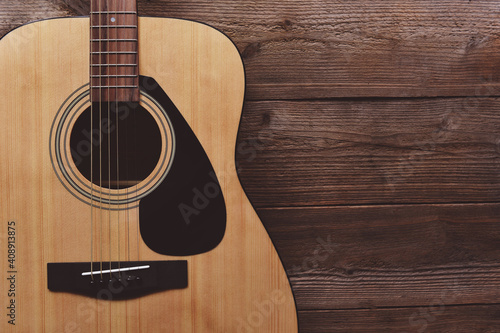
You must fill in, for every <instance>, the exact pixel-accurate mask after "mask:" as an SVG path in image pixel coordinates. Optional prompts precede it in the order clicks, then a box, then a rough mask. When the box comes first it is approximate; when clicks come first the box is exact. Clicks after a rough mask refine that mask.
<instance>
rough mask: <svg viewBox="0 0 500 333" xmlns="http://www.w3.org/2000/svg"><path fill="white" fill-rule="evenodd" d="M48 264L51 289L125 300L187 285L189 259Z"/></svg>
mask: <svg viewBox="0 0 500 333" xmlns="http://www.w3.org/2000/svg"><path fill="white" fill-rule="evenodd" d="M90 267H91V265H90V262H88V263H85V262H76V263H48V264H47V284H48V288H49V290H50V291H53V292H67V293H72V294H78V295H84V296H88V297H92V298H97V299H102V300H109V301H111V300H124V299H133V298H138V297H142V296H145V295H149V294H153V293H157V292H161V291H166V290H172V289H183V288H186V287H187V286H188V273H187V261H186V260H175V261H125V262H120V263H118V262H112V263H111V266H110V263H109V262H103V263H102V267H101V263H100V262H94V263H93V265H92V269H91V268H90Z"/></svg>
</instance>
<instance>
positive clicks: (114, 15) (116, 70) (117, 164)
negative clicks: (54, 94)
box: [113, 2, 122, 279]
mask: <svg viewBox="0 0 500 333" xmlns="http://www.w3.org/2000/svg"><path fill="white" fill-rule="evenodd" d="M120 4H121V2H118V3H117V4H115V6H116V7H115V13H114V14H113V17H114V18H115V24H116V25H117V27H116V28H115V36H114V37H115V39H116V40H117V41H118V40H119V37H118V24H119V22H120V20H118V15H119V14H118V11H119V7H120ZM118 45H121V43H120V42H116V43H115V47H116V63H115V65H116V66H115V74H116V79H115V80H116V87H118V51H119V47H118ZM118 122H119V119H118V88H115V123H116V188H117V190H118V191H120V153H119V151H120V150H119V147H120V146H119V129H118V125H119V123H118ZM119 202H120V200H119V197H118V209H117V230H118V278H119V279H121V277H122V273H121V262H120V208H121V207H120V203H119Z"/></svg>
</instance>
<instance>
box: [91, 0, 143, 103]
mask: <svg viewBox="0 0 500 333" xmlns="http://www.w3.org/2000/svg"><path fill="white" fill-rule="evenodd" d="M137 22H138V19H137V4H136V0H91V6H90V30H91V33H90V38H91V41H90V86H91V100H92V102H138V101H139V57H138V52H137V51H138V47H137V43H138V41H137V37H138V30H137Z"/></svg>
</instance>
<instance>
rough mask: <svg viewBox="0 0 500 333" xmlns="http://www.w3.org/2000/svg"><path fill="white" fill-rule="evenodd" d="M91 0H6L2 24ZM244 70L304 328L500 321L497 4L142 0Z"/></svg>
mask: <svg viewBox="0 0 500 333" xmlns="http://www.w3.org/2000/svg"><path fill="white" fill-rule="evenodd" d="M88 2H89V1H88V0H64V1H63V0H3V1H2V2H1V3H0V35H4V34H5V33H7V32H8V31H9V30H10V29H13V28H15V27H16V26H18V25H20V24H23V23H26V22H29V21H32V20H36V19H44V18H50V17H60V16H71V15H86V14H87V12H88ZM139 10H140V13H141V14H142V15H151V16H167V17H180V18H187V19H193V20H198V21H203V22H206V23H208V24H210V25H212V26H214V27H216V28H218V29H220V30H222V31H223V32H225V33H226V34H227V35H229V36H230V37H231V38H232V39H233V40H234V41H235V42H236V44H237V46H238V48H239V49H240V51H241V53H242V55H243V58H244V62H245V65H246V70H247V76H248V77H247V83H248V91H247V100H246V104H245V110H244V116H243V121H242V124H241V129H240V137H239V141H238V142H239V145H238V148H237V149H238V165H239V171H240V174H241V180H242V182H243V185H244V186H245V188H246V190H247V192H248V195H249V197H250V198H251V200H252V201H253V203H254V204H255V206H256V208H257V210H258V213H259V214H260V216H261V217H262V219H263V222H264V224H265V226H266V227H267V229H268V231H269V233H270V234H271V236H272V238H273V240H274V242H275V244H276V246H277V248H278V251H279V253H280V255H281V257H282V259H283V262H284V264H285V267H286V268H287V270H288V272H289V273H290V279H291V282H292V285H293V289H294V292H295V296H296V300H297V306H298V309H299V317H300V331H301V332H388V331H397V332H499V331H500V200H499V198H500V99H499V97H500V2H498V1H486V0H479V1H465V0H462V1H458V0H443V1H439V2H436V1H430V0H427V1H424V0H415V1H411V2H410V1H402V0H399V1H398V0H389V1H388V0H370V1H368V0H362V1H349V2H348V1H333V0H331V1H314V0H303V1H293V0H280V1H277V0H268V1H236V0H224V1H207V0H204V1H167V0H151V1H146V0H142V1H139Z"/></svg>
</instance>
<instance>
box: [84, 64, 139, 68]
mask: <svg viewBox="0 0 500 333" xmlns="http://www.w3.org/2000/svg"><path fill="white" fill-rule="evenodd" d="M91 66H92V67H115V66H118V67H129V66H131V67H137V66H138V65H137V64H92V65H91Z"/></svg>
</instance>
